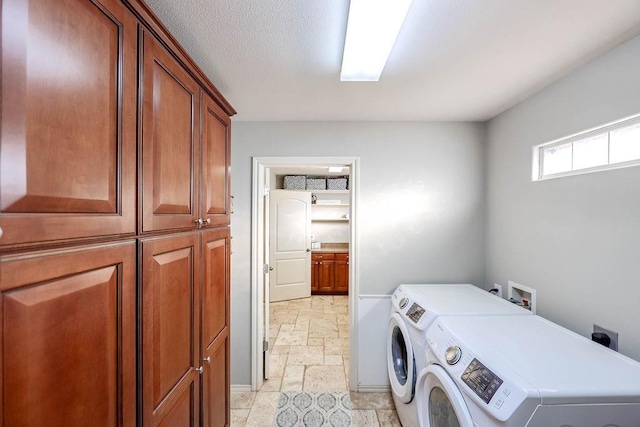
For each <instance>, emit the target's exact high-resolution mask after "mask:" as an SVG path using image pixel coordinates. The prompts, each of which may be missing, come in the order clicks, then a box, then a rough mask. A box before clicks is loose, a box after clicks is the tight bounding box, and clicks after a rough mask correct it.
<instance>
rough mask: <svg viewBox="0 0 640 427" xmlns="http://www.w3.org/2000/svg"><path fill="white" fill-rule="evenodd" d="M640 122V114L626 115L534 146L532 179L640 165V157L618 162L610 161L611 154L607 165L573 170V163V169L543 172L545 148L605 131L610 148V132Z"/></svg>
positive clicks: (609, 147) (537, 179)
mask: <svg viewBox="0 0 640 427" xmlns="http://www.w3.org/2000/svg"><path fill="white" fill-rule="evenodd" d="M637 123H640V114H637V115H634V116H630V117H626V118H624V119H621V120H617V121H615V122H611V123H607V124H606V125H602V126H598V127H595V128H592V129H588V130H586V131H582V132H578V133H575V134H573V135H569V136H565V137H563V138H560V139H556V140H553V141H549V142H545V143H544V144H540V145H536V146H535V147H533V167H532V176H531V180H532V181H544V180H547V179H554V178H561V177H565V176H573V175H581V174H584V173H591V172H601V171H605V170H612V169H620V168H627V167H630V166H640V159H635V160H629V161H626V162H618V163H609V156H608V157H607V164H605V165H600V166H594V167H591V168H584V169H577V170H573V165H572V169H571V170H569V171H566V172H560V173H554V174H548V175H544V174H543V172H542V171H543V170H544V169H543V168H544V155H543V152H544V150H545V149H547V148H549V147H553V146H555V145H564V144H567V143H573V142H575V141H580V140H583V139H586V138H589V137H592V136H596V135H600V134H603V133H606V134H607V137H608V140H609V141H608V144H607V149H608V150H610V149H611V146H610V140H611V138H610V132H611V131H614V130H617V129H621V128H624V127H627V126H630V125H634V124H637ZM572 162H573V153H572Z"/></svg>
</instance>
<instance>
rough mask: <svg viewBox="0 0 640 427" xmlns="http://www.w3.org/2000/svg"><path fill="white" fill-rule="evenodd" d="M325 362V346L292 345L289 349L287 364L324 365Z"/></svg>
mask: <svg viewBox="0 0 640 427" xmlns="http://www.w3.org/2000/svg"><path fill="white" fill-rule="evenodd" d="M323 363H324V351H323V347H322V346H319V345H316V346H308V345H305V346H296V345H292V346H291V349H290V350H289V358H288V359H287V366H293V365H322V364H323Z"/></svg>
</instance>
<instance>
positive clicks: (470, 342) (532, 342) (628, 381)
mask: <svg viewBox="0 0 640 427" xmlns="http://www.w3.org/2000/svg"><path fill="white" fill-rule="evenodd" d="M438 334H445V335H442V339H445V338H446V339H447V340H453V341H454V343H455V345H459V346H460V347H461V348H462V351H463V353H467V354H473V355H474V357H475V358H477V359H478V360H479V361H481V362H482V363H484V364H486V365H487V366H489V367H490V369H491V370H493V371H495V372H496V373H497V374H498V375H500V376H501V377H503V379H504V377H505V376H507V377H513V376H514V375H515V376H517V377H520V378H522V379H523V380H524V381H526V383H528V384H530V385H531V386H532V387H533V388H534V389H536V390H537V391H538V392H539V394H540V397H541V398H542V403H543V404H559V403H614V402H617V403H638V402H640V363H638V362H636V361H634V360H632V359H630V358H628V357H625V356H623V355H621V354H619V353H616V352H614V351H612V350H609V349H607V348H605V347H603V346H601V345H599V344H596V343H594V342H592V341H590V340H588V339H586V338H584V337H581V336H579V335H577V334H575V333H573V332H571V331H569V330H568V329H565V328H563V327H561V326H559V325H556V324H554V323H552V322H550V321H548V320H545V319H543V318H541V317H539V316H472V317H462V316H449V317H440V318H439V319H438V320H437V321H436V322H435V323H434V324H433V326H432V327H431V328H429V330H428V331H427V339H428V340H429V339H430V338H429V337H430V336H433V337H434V338H435V337H437V336H438ZM447 334H448V335H447ZM450 345H453V344H450ZM463 357H464V356H463ZM514 379H515V378H514Z"/></svg>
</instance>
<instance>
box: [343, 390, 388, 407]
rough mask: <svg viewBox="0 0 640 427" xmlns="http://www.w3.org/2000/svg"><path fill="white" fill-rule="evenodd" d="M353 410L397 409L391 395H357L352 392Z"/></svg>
mask: <svg viewBox="0 0 640 427" xmlns="http://www.w3.org/2000/svg"><path fill="white" fill-rule="evenodd" d="M350 397H351V407H352V408H353V409H395V406H394V404H393V398H392V397H391V393H357V392H351V394H350Z"/></svg>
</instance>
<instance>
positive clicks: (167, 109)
mask: <svg viewBox="0 0 640 427" xmlns="http://www.w3.org/2000/svg"><path fill="white" fill-rule="evenodd" d="M142 40H143V41H142V53H141V57H142V77H141V78H142V82H141V86H142V88H143V90H142V98H143V99H142V108H143V110H142V153H141V158H142V164H141V176H142V200H141V204H142V224H141V227H142V230H141V231H143V232H146V231H154V230H165V229H180V228H183V229H184V228H194V227H195V226H196V224H195V220H196V219H197V218H198V214H199V212H198V206H199V205H198V197H199V182H198V180H199V176H200V175H199V154H200V149H199V142H198V129H199V128H200V125H199V117H200V114H199V111H200V99H199V98H200V88H199V86H198V84H197V83H196V82H195V80H193V79H192V78H191V76H190V75H189V73H187V71H186V70H185V69H184V68H183V67H182V66H181V65H180V64H179V63H178V62H177V61H176V60H175V59H174V58H173V56H172V55H171V54H170V53H169V52H168V51H167V50H166V49H165V48H164V47H163V46H162V44H160V42H158V41H157V40H156V39H155V37H154V36H153V35H152V34H150V33H149V32H148V31H144V34H143V39H142Z"/></svg>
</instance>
